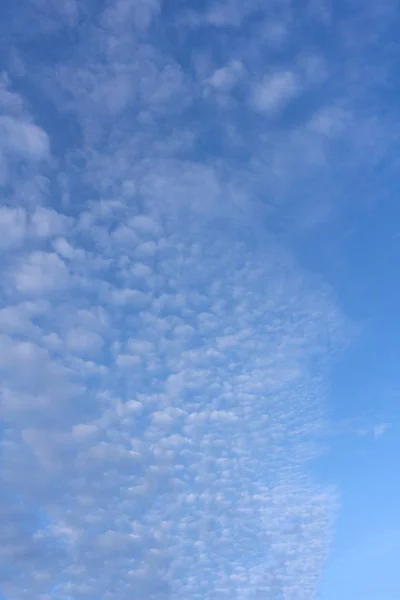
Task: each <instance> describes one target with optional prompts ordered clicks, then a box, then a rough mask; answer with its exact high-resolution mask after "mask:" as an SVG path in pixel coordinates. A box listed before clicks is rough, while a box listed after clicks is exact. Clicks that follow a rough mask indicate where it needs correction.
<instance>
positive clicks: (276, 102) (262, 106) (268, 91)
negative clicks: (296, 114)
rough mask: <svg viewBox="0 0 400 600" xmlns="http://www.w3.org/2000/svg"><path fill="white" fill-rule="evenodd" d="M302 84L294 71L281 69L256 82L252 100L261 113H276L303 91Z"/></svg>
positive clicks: (252, 103)
mask: <svg viewBox="0 0 400 600" xmlns="http://www.w3.org/2000/svg"><path fill="white" fill-rule="evenodd" d="M301 89H302V86H301V84H300V81H299V79H298V77H297V75H296V74H295V73H293V71H289V70H288V71H280V72H277V73H274V74H272V75H270V76H268V75H267V76H266V77H264V79H263V80H262V81H261V82H260V83H258V84H256V85H255V86H254V88H253V91H252V94H251V98H250V102H251V105H252V106H253V107H254V108H255V109H256V110H258V111H259V112H261V113H265V114H267V115H271V114H274V113H276V112H279V111H280V110H282V109H283V108H284V107H285V105H286V104H287V103H288V102H290V100H292V99H293V98H295V97H296V96H298V94H299V93H300V92H301Z"/></svg>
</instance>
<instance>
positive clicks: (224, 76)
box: [207, 60, 244, 92]
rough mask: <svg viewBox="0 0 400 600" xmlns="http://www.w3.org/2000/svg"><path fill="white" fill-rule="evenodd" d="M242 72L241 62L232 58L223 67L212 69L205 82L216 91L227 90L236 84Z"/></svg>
mask: <svg viewBox="0 0 400 600" xmlns="http://www.w3.org/2000/svg"><path fill="white" fill-rule="evenodd" d="M243 73H244V67H243V64H242V63H241V62H240V61H238V60H233V61H231V62H230V63H229V64H228V65H226V66H225V67H221V68H219V69H217V70H216V71H214V73H213V74H212V75H211V77H209V78H208V80H207V82H208V83H209V84H210V85H211V86H212V87H214V88H215V89H216V90H218V91H221V92H229V91H230V90H231V89H232V88H233V87H234V86H235V85H236V84H237V82H238V81H239V79H240V78H241V77H242V75H243Z"/></svg>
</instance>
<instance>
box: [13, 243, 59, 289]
mask: <svg viewBox="0 0 400 600" xmlns="http://www.w3.org/2000/svg"><path fill="white" fill-rule="evenodd" d="M67 277H68V269H67V267H66V265H65V263H64V262H63V261H62V260H61V259H60V258H59V257H58V256H57V254H54V253H52V252H41V251H37V252H32V253H31V254H30V255H28V257H27V259H26V260H25V261H22V263H21V265H20V266H19V267H18V268H17V271H16V273H15V286H16V289H17V291H18V292H21V293H23V294H27V295H34V296H36V295H38V296H40V295H41V294H46V293H47V292H51V291H53V290H55V291H61V290H62V288H63V287H64V286H65V284H66V280H67Z"/></svg>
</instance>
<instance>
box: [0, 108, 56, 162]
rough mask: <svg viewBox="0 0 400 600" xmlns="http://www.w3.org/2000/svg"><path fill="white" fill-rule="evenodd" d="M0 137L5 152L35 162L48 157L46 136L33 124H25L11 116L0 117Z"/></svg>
mask: <svg viewBox="0 0 400 600" xmlns="http://www.w3.org/2000/svg"><path fill="white" fill-rule="evenodd" d="M0 136H1V140H2V145H3V147H4V146H5V149H6V152H7V151H8V152H14V153H16V154H18V155H20V156H27V157H29V158H33V159H36V160H40V159H43V158H45V157H47V156H48V153H49V139H48V136H47V134H46V133H45V132H44V131H43V130H42V129H40V127H38V126H37V125H34V124H33V123H27V122H24V121H21V120H19V119H16V118H14V117H11V116H0Z"/></svg>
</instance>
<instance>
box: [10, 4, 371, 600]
mask: <svg viewBox="0 0 400 600" xmlns="http://www.w3.org/2000/svg"><path fill="white" fill-rule="evenodd" d="M84 4H87V5H86V6H84ZM202 4H203V6H202V7H199V8H198V9H196V10H194V9H192V8H188V7H187V6H185V5H184V3H182V6H179V7H178V3H171V5H168V6H167V4H166V3H165V4H163V3H161V2H158V1H157V0H141V1H140V2H138V1H137V0H135V1H134V0H124V1H119V2H104V3H102V7H101V9H98V8H96V9H95V8H94V7H92V5H91V3H90V2H88V3H78V2H76V3H75V2H74V0H69V1H62V2H57V3H56V2H39V1H33V0H32V1H31V2H23V3H22V7H21V16H20V18H19V20H18V19H17V17H15V18H13V19H11V22H10V27H9V32H6V31H4V35H5V39H8V38H7V36H8V35H10V36H11V37H10V39H11V38H12V40H13V43H12V44H11V42H10V47H11V50H10V51H9V60H8V62H7V67H8V71H9V72H8V75H6V74H4V75H3V76H2V79H1V85H0V107H1V116H0V183H1V186H2V207H1V208H0V232H1V237H0V252H1V268H2V278H1V282H0V286H1V308H0V329H1V332H0V373H1V381H2V386H1V392H0V411H1V417H2V429H1V437H0V444H1V455H0V476H1V489H2V493H1V497H0V585H1V590H2V593H3V595H4V598H6V599H7V600H8V599H11V598H12V599H13V600H22V599H38V598H40V599H41V600H50V599H53V598H54V599H57V600H67V599H70V598H75V599H77V600H78V599H87V600H92V599H93V600H94V599H98V598H102V599H104V600H108V599H111V598H112V599H115V600H128V599H138V600H139V599H141V600H142V599H144V598H146V599H156V598H157V599H160V600H164V599H166V598H173V599H185V600H191V599H193V600H194V599H199V600H200V599H201V600H208V599H209V600H211V599H218V600H219V599H222V598H237V599H238V600H252V599H256V598H267V599H268V600H306V599H307V600H309V599H310V598H312V597H313V594H314V593H315V590H316V585H317V583H318V579H319V577H320V573H321V568H322V565H323V563H324V560H325V557H326V554H327V550H328V547H329V539H330V524H331V519H332V514H333V510H334V504H335V494H334V491H333V490H331V489H330V488H328V487H324V486H323V485H322V484H319V483H317V482H316V481H313V480H312V478H311V477H310V475H309V472H308V467H307V461H308V460H309V459H311V458H312V457H314V456H315V455H316V454H317V453H318V451H319V450H318V445H317V444H316V442H315V439H316V434H317V433H318V431H319V429H320V427H321V423H322V421H323V418H324V408H323V407H324V398H325V395H326V389H327V377H328V373H329V365H330V362H331V359H332V355H333V354H334V353H335V351H336V350H337V349H338V348H339V347H340V346H341V345H342V344H343V341H344V324H345V318H344V317H343V315H341V313H340V310H339V309H338V307H337V306H336V305H335V301H334V299H333V298H332V296H331V294H330V291H329V289H326V288H325V287H324V286H323V285H322V283H321V282H319V281H318V280H317V279H316V278H315V277H313V276H311V275H310V274H308V273H307V272H306V271H305V270H304V269H303V268H302V267H301V266H300V265H299V264H298V263H297V262H296V260H295V259H294V258H293V257H292V256H291V254H290V252H289V251H288V250H287V249H286V248H285V247H284V244H283V243H281V241H280V240H279V236H276V235H273V233H272V227H271V229H270V228H269V225H270V222H269V215H270V212H269V210H268V208H271V207H272V208H274V211H272V213H271V214H272V217H271V219H272V220H273V218H276V214H277V212H278V214H279V210H280V207H281V206H282V205H284V209H283V211H284V214H285V215H287V214H288V212H289V213H290V211H291V210H292V208H293V207H292V204H291V202H290V201H288V200H287V190H288V188H289V187H290V186H292V187H293V186H298V187H297V189H299V190H300V191H301V193H303V192H308V191H309V188H308V187H307V185H308V184H306V183H305V182H308V181H310V175H313V174H314V173H315V172H316V169H322V170H323V169H325V173H328V167H327V163H328V162H329V161H328V159H329V158H330V157H332V156H333V155H334V154H332V153H333V149H334V148H335V147H336V145H339V146H340V148H341V151H342V153H341V155H340V157H337V156H336V155H335V158H334V160H332V161H331V163H332V164H331V165H330V167H329V169H331V170H330V171H329V173H331V174H332V173H335V172H336V171H335V169H336V170H337V169H339V168H340V166H341V165H342V163H343V162H344V161H345V160H348V158H349V157H350V156H352V155H353V154H352V153H354V148H355V147H356V148H357V144H359V143H360V140H361V138H362V135H364V132H365V131H367V129H368V128H367V126H366V123H367V121H368V119H367V117H365V118H366V121H365V122H362V123H361V122H359V121H358V120H357V119H356V118H355V117H354V116H353V115H354V114H355V111H354V110H353V109H354V102H355V99H353V98H351V97H346V98H345V99H343V98H341V99H337V98H330V99H329V101H328V102H327V101H326V97H325V96H323V94H322V92H321V90H322V86H326V85H327V83H326V82H327V80H329V77H330V66H329V65H328V64H327V58H326V57H324V56H322V55H321V56H320V55H313V53H312V52H311V51H310V52H308V53H307V52H306V53H303V54H302V55H301V56H300V58H299V57H298V56H297V57H293V58H292V59H290V60H289V59H287V61H286V63H285V64H282V59H281V58H279V60H278V59H276V61H275V62H274V61H273V60H272V59H271V61H269V62H268V65H265V60H264V58H263V56H264V54H265V53H266V52H271V53H272V54H271V56H274V54H273V53H274V52H277V48H279V47H280V45H281V44H284V43H285V40H288V39H291V40H292V42H293V44H294V46H295V45H296V39H297V38H296V39H295V38H294V37H293V36H294V35H295V34H294V33H293V31H292V29H291V27H292V25H293V17H294V13H293V11H294V9H293V10H292V8H291V7H290V3H288V5H287V7H286V8H285V11H287V12H285V11H283V12H282V15H281V17H280V18H279V20H278V21H279V22H278V21H277V20H276V19H277V17H276V14H277V13H276V12H274V11H273V7H272V5H271V6H270V4H271V3H264V2H257V1H252V2H248V3H240V2H236V0H234V1H229V2H225V3H215V4H214V3H202ZM267 4H268V6H266V5H267ZM272 4H273V3H272ZM285 6H286V5H285ZM270 11H271V12H270ZM254 15H255V16H256V17H257V18H256V19H255V18H253V17H254ZM304 20H308V21H310V22H312V23H313V24H314V25H313V26H315V27H321V28H322V27H327V26H328V25H327V20H328V21H329V16H327V13H326V12H324V11H322V12H321V11H320V12H318V11H314V10H312V6H311V5H310V7H309V10H307V11H305V15H304ZM308 21H307V22H308ZM263 22H265V25H266V26H265V28H263V29H262V30H261V28H260V25H259V23H263ZM267 25H268V27H267ZM300 27H301V22H300ZM205 31H206V32H207V36H206V37H207V41H205V37H204V32H205ZM227 32H229V36H228V37H227ZM178 33H179V35H178ZM278 34H279V35H278ZM228 38H229V39H228ZM297 41H298V40H297ZM54 48H57V51H54V52H53V49H54ZM286 55H288V54H287V53H286V54H285V56H286ZM346 68H347V67H346ZM353 68H354V65H353V64H352V63H350V64H349V65H348V68H347V70H346V69H345V73H344V75H343V74H342V75H343V76H342V79H343V81H345V80H346V77H347V78H348V79H351V77H352V76H353V74H354V71H353ZM343 85H344V84H343ZM310 91H312V92H313V93H315V94H316V97H317V98H319V100H320V106H318V107H315V108H314V109H313V112H312V114H307V115H303V117H302V120H301V123H297V122H296V123H294V120H293V116H292V117H291V116H290V114H291V113H290V107H291V106H292V105H293V103H295V102H296V101H298V100H301V97H302V95H303V94H306V93H310ZM285 118H287V119H288V121H285ZM360 119H361V117H360ZM343 122H346V129H347V131H348V130H349V129H350V132H351V135H350V136H348V137H343V136H344V133H343V127H342V124H343ZM368 131H369V134H368V135H369V136H372V135H374V133H373V130H371V129H368ZM369 139H370V141H371V138H369ZM371 143H372V142H371ZM354 145H355V146H354ZM314 191H315V190H314ZM305 198H306V199H305V200H304V203H303V205H302V217H303V216H304V219H305V220H306V221H307V220H309V219H311V220H313V218H314V216H315V215H314V212H313V211H314V209H316V205H317V204H318V207H317V208H318V210H319V209H320V204H321V202H322V200H321V197H320V196H319V195H318V197H316V196H315V195H314V197H313V196H312V195H308V196H307V194H305ZM323 200H324V201H326V202H327V203H329V198H324V199H323ZM301 202H303V200H301ZM267 207H268V208H267ZM293 210H294V213H293V214H294V215H297V216H298V214H299V210H298V208H294V209H293ZM318 210H317V212H318ZM318 214H319V212H318ZM274 215H275V216H274ZM297 216H296V218H297ZM300 226H302V221H301V219H300V220H299V227H300Z"/></svg>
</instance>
